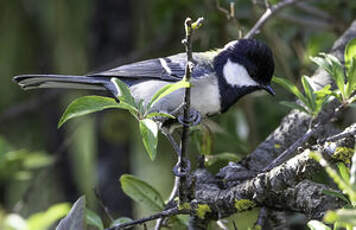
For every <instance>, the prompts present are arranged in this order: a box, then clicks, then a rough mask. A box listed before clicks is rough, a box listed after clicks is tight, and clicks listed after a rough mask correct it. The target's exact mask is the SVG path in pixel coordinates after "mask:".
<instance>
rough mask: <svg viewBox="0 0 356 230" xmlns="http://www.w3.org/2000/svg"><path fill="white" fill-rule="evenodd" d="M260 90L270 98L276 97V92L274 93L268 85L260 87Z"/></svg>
mask: <svg viewBox="0 0 356 230" xmlns="http://www.w3.org/2000/svg"><path fill="white" fill-rule="evenodd" d="M262 89H264V90H266V91H267V92H268V93H269V94H271V95H272V96H275V95H276V92H274V90H273V89H272V87H271V86H270V85H264V86H262Z"/></svg>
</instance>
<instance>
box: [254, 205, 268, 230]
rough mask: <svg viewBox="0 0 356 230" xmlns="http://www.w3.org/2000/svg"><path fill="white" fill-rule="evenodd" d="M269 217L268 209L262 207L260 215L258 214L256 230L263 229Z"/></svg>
mask: <svg viewBox="0 0 356 230" xmlns="http://www.w3.org/2000/svg"><path fill="white" fill-rule="evenodd" d="M267 216H268V209H267V208H266V207H262V208H261V209H260V213H259V214H258V218H257V221H256V223H255V226H254V229H263V226H264V225H265V222H266V220H267Z"/></svg>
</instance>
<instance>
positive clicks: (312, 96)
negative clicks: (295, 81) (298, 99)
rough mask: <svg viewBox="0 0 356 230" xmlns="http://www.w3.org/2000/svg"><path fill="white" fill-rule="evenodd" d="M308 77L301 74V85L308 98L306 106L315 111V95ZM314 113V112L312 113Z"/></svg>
mask: <svg viewBox="0 0 356 230" xmlns="http://www.w3.org/2000/svg"><path fill="white" fill-rule="evenodd" d="M309 80H310V79H309V78H308V77H307V76H305V75H303V76H302V85H303V88H304V92H305V95H306V96H307V99H308V104H307V106H308V107H309V108H310V110H311V111H313V112H315V111H316V96H315V94H314V89H313V88H312V87H311V85H310V82H309ZM314 115H315V114H314Z"/></svg>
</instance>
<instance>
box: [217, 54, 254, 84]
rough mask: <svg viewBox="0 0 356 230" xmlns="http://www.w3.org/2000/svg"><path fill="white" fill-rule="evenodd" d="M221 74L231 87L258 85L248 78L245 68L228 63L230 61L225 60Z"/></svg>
mask: <svg viewBox="0 0 356 230" xmlns="http://www.w3.org/2000/svg"><path fill="white" fill-rule="evenodd" d="M223 74H224V78H225V80H226V82H227V83H228V84H230V85H232V86H239V87H241V86H255V85H258V83H257V82H256V81H255V80H253V79H252V78H251V77H250V75H249V74H248V72H247V70H246V68H245V67H243V66H242V65H240V64H238V63H235V62H232V61H230V59H228V60H227V62H226V64H225V66H224V69H223Z"/></svg>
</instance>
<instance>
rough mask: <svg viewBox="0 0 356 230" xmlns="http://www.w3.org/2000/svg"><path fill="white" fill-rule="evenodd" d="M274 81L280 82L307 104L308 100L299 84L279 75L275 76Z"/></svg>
mask: <svg viewBox="0 0 356 230" xmlns="http://www.w3.org/2000/svg"><path fill="white" fill-rule="evenodd" d="M272 81H273V82H275V83H277V84H279V85H280V86H282V87H283V88H285V89H286V90H288V91H289V92H291V93H293V94H294V95H295V96H296V97H297V98H298V99H299V100H301V101H302V102H303V103H304V104H305V105H307V103H308V101H307V99H306V98H305V97H304V95H303V94H302V93H301V92H300V91H299V89H298V88H297V86H295V85H294V84H293V83H292V82H290V81H289V80H287V79H283V78H279V77H273V78H272Z"/></svg>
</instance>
